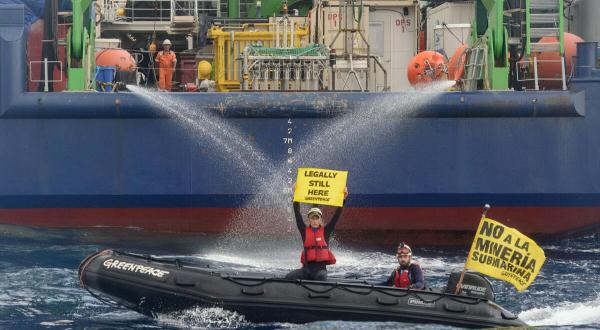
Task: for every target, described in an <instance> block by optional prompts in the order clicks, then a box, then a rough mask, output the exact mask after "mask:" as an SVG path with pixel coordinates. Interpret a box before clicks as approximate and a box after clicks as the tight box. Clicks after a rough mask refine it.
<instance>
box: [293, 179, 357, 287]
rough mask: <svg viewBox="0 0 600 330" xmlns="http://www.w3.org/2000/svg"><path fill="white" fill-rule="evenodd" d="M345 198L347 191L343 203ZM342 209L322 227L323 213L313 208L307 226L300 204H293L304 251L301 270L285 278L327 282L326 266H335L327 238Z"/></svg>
mask: <svg viewBox="0 0 600 330" xmlns="http://www.w3.org/2000/svg"><path fill="white" fill-rule="evenodd" d="M347 196H348V190H347V189H345V190H344V202H345V201H346V197H347ZM342 209H343V207H338V208H337V210H335V214H334V215H333V217H332V218H331V220H330V221H329V223H327V225H323V218H322V217H323V213H322V212H321V210H320V209H319V208H317V207H313V208H311V209H310V210H308V221H309V224H308V225H306V224H305V223H304V220H303V219H302V215H301V214H300V203H298V202H294V215H295V216H296V225H298V231H299V232H300V235H301V236H302V242H303V243H304V250H303V251H302V255H301V257H300V262H301V263H302V268H300V269H296V270H294V271H292V272H290V273H289V274H287V275H286V276H285V278H287V279H295V280H315V281H325V280H327V265H333V264H335V256H334V255H333V253H331V251H330V250H329V248H328V245H329V238H330V237H331V234H332V233H333V229H334V228H335V224H336V223H337V221H338V220H339V218H340V215H341V214H342Z"/></svg>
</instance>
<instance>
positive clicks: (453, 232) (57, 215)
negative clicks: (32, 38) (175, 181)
mask: <svg viewBox="0 0 600 330" xmlns="http://www.w3.org/2000/svg"><path fill="white" fill-rule="evenodd" d="M492 210H493V212H490V213H489V214H488V216H489V217H491V218H493V219H496V220H498V221H500V222H502V223H504V224H506V225H508V226H511V227H514V228H517V229H518V230H520V231H522V232H524V233H528V234H530V235H534V236H538V237H540V236H541V237H546V236H548V237H562V236H575V235H581V234H590V233H597V232H599V230H600V208H595V207H594V208H591V207H571V208H564V207H561V208H558V207H557V208H552V207H528V208H523V207H519V208H516V207H496V208H493V209H492ZM327 211H329V212H327ZM285 213H286V212H277V211H276V210H265V209H260V210H256V209H255V210H243V211H242V213H240V209H237V208H202V209H200V208H195V209H191V208H119V209H114V208H95V209H90V208H85V209H64V208H62V209H57V208H50V209H0V223H3V224H12V225H22V226H35V227H48V228H90V227H124V228H142V229H146V230H150V231H164V232H181V233H207V234H215V233H223V232H225V231H228V230H230V229H231V228H234V229H236V230H237V231H238V232H248V233H253V232H256V230H253V229H252V228H251V227H253V225H252V224H254V226H256V225H259V226H260V224H261V223H262V224H266V223H267V221H268V223H270V224H281V226H277V225H275V226H272V228H273V230H272V233H267V234H281V233H286V234H287V233H288V232H289V231H288V230H281V229H284V228H285V229H290V228H292V230H293V231H295V230H296V229H295V228H293V227H295V225H293V223H290V222H289V221H286V219H284V218H280V217H281V215H282V214H285ZM331 213H332V210H326V212H325V216H324V218H325V219H326V220H327V219H328V218H329V217H330V216H331ZM240 215H242V216H241V218H246V219H247V218H250V219H257V218H262V219H270V220H264V221H263V222H261V221H257V220H250V221H244V223H240V222H241V220H238V221H234V220H233V219H239V218H240ZM480 216H481V208H468V207H466V208H465V207H460V208H452V207H448V208H446V207H439V208H421V207H419V208H410V207H400V208H377V209H374V208H347V209H346V210H344V213H343V214H342V218H341V219H340V222H339V223H338V227H337V229H336V234H337V236H338V237H339V238H340V239H341V240H343V241H346V242H362V243H366V242H379V243H384V244H395V243H397V242H398V241H402V240H406V241H415V240H418V241H419V243H420V244H423V245H464V244H469V242H470V241H471V239H472V237H473V234H474V231H475V229H476V228H477V225H478V223H479V218H480ZM278 218H279V219H278ZM261 232H264V231H263V230H261Z"/></svg>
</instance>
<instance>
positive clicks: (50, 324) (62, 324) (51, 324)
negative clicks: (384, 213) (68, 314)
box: [40, 320, 73, 327]
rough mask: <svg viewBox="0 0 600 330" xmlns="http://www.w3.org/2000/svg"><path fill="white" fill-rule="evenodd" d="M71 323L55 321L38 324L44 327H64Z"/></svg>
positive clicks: (68, 321) (69, 321) (70, 321)
mask: <svg viewBox="0 0 600 330" xmlns="http://www.w3.org/2000/svg"><path fill="white" fill-rule="evenodd" d="M72 323H73V321H72V320H56V321H45V322H40V325H42V326H45V327H65V326H69V325H71V324H72Z"/></svg>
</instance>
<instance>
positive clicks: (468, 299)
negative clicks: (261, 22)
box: [79, 250, 526, 327]
mask: <svg viewBox="0 0 600 330" xmlns="http://www.w3.org/2000/svg"><path fill="white" fill-rule="evenodd" d="M79 276H80V280H81V285H82V287H84V288H86V289H88V290H89V291H90V292H91V293H92V294H94V295H99V298H101V299H104V297H109V298H110V299H111V300H113V301H115V302H117V303H119V304H122V305H124V306H126V307H128V308H131V309H133V310H136V311H138V312H141V313H144V314H148V315H152V316H154V315H156V314H157V313H168V312H171V311H176V310H183V309H188V308H191V307H197V306H207V307H215V306H217V307H222V308H224V309H227V310H230V311H235V312H237V313H239V314H241V315H244V317H245V319H246V320H248V321H251V322H293V323H306V322H314V321H323V320H345V321H397V322H411V323H440V324H447V325H456V326H461V327H507V326H525V325H526V324H525V323H524V322H523V321H521V320H519V318H518V317H517V316H516V315H514V314H512V313H511V312H509V311H507V310H505V309H504V308H502V307H500V306H499V305H497V304H495V303H494V293H493V291H492V287H491V285H490V284H489V282H488V281H487V280H486V279H485V278H483V277H482V276H480V275H478V274H475V273H467V274H466V276H465V280H464V282H463V286H462V287H463V290H462V293H461V294H460V295H455V294H452V293H451V292H452V291H453V290H452V288H454V287H455V286H456V281H457V279H458V274H457V273H454V274H451V276H450V279H449V281H448V285H447V286H448V289H446V288H441V289H427V290H408V289H399V288H391V287H386V286H379V285H373V284H369V283H367V282H364V281H358V280H347V279H330V280H328V281H306V280H287V279H284V278H280V277H275V276H272V275H269V274H261V273H239V272H235V271H226V270H221V269H219V270H217V269H211V268H210V266H209V265H203V264H201V263H198V262H193V261H190V260H183V259H174V258H161V257H155V256H149V255H139V254H132V253H127V252H120V251H115V250H105V251H102V252H98V253H96V254H93V255H91V256H89V257H87V258H86V259H85V260H84V261H83V262H82V263H81V265H80V266H79Z"/></svg>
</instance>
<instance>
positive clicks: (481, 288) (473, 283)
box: [446, 272, 496, 301]
mask: <svg viewBox="0 0 600 330" xmlns="http://www.w3.org/2000/svg"><path fill="white" fill-rule="evenodd" d="M459 279H460V272H453V273H450V277H449V278H448V284H447V285H446V293H454V291H455V290H456V285H457V284H458V280H459ZM461 294H464V295H467V296H470V297H475V298H483V299H487V300H489V301H494V300H495V299H496V297H495V295H494V289H492V284H491V283H490V281H488V279H487V278H485V277H483V276H482V275H481V274H479V273H473V272H466V273H465V277H464V278H463V282H462V290H461Z"/></svg>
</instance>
